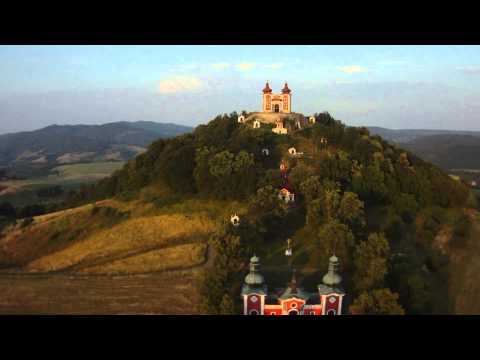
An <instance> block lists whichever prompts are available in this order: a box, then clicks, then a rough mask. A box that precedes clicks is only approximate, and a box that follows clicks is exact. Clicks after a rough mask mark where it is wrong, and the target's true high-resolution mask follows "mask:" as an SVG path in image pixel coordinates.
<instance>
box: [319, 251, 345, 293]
mask: <svg viewBox="0 0 480 360" xmlns="http://www.w3.org/2000/svg"><path fill="white" fill-rule="evenodd" d="M337 267H338V258H337V257H336V256H335V255H333V256H332V257H331V258H330V261H329V265H328V273H326V274H325V276H324V277H323V279H322V280H323V283H324V284H325V285H328V286H335V285H338V284H340V283H341V282H342V277H341V276H340V275H338V274H337Z"/></svg>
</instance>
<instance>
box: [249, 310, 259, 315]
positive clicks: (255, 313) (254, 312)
mask: <svg viewBox="0 0 480 360" xmlns="http://www.w3.org/2000/svg"><path fill="white" fill-rule="evenodd" d="M250 315H258V311H257V310H251V311H250Z"/></svg>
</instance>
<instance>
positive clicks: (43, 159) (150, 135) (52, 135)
mask: <svg viewBox="0 0 480 360" xmlns="http://www.w3.org/2000/svg"><path fill="white" fill-rule="evenodd" d="M191 130H192V129H191V128H190V127H187V126H181V125H175V124H169V123H155V122H146V121H139V122H114V123H109V124H104V125H52V126H48V127H46V128H43V129H40V130H35V131H28V132H19V133H12V134H4V135H0V166H7V165H12V164H15V163H25V164H34V165H42V164H43V165H49V164H63V163H71V162H79V161H84V162H85V161H95V160H125V159H130V158H131V157H133V156H134V155H136V154H137V153H138V152H139V151H141V150H142V149H143V148H144V147H146V146H148V145H149V144H150V143H151V142H152V141H154V140H156V139H158V138H167V137H173V136H176V135H179V134H183V133H187V132H190V131H191Z"/></svg>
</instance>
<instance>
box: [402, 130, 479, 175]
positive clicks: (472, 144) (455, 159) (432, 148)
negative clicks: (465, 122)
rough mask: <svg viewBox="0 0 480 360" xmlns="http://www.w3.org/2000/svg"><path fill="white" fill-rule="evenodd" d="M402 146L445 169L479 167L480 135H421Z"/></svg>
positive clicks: (477, 168) (475, 168)
mask: <svg viewBox="0 0 480 360" xmlns="http://www.w3.org/2000/svg"><path fill="white" fill-rule="evenodd" d="M402 146H403V147H404V148H406V149H408V150H410V151H412V152H414V153H415V154H417V155H418V156H420V157H422V158H423V159H424V160H426V161H429V162H432V163H433V164H435V165H437V166H440V167H441V168H442V169H445V170H450V169H474V170H479V169H480V136H472V135H458V134H442V135H440V134H439V135H430V136H422V137H419V138H416V139H414V140H412V141H410V142H408V143H404V144H402Z"/></svg>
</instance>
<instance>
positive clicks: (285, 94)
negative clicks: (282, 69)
mask: <svg viewBox="0 0 480 360" xmlns="http://www.w3.org/2000/svg"><path fill="white" fill-rule="evenodd" d="M291 92H292V91H291V90H290V89H289V88H288V84H287V83H285V85H284V87H283V89H282V92H281V93H278V94H274V93H272V89H271V88H270V85H269V84H268V82H267V83H266V84H265V88H264V89H263V106H262V111H263V112H266V113H284V114H290V113H291V111H292V94H291Z"/></svg>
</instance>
